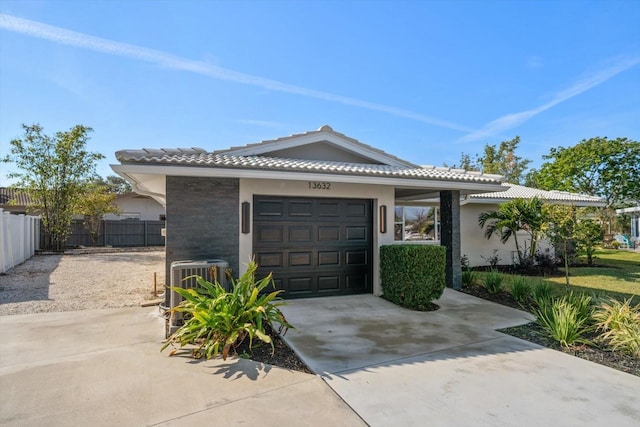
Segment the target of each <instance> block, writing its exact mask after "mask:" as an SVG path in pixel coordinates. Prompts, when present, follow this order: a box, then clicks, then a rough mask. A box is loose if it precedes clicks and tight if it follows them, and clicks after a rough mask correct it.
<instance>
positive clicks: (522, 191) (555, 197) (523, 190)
mask: <svg viewBox="0 0 640 427" xmlns="http://www.w3.org/2000/svg"><path fill="white" fill-rule="evenodd" d="M502 186H503V187H505V190H504V191H499V192H495V193H480V194H472V195H470V196H469V197H470V198H471V199H475V200H483V199H504V200H511V199H531V198H534V197H538V198H540V199H542V200H547V201H553V202H565V203H571V202H575V203H590V204H602V206H604V204H605V200H604V199H603V198H601V197H595V196H589V195H586V194H578V193H569V192H566V191H556V190H552V191H547V190H539V189H537V188H531V187H525V186H523V185H517V184H509V183H506V182H505V183H503V184H502Z"/></svg>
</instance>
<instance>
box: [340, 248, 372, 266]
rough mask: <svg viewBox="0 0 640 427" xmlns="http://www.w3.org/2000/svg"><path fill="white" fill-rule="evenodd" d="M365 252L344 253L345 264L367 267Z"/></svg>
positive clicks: (351, 251) (352, 251) (350, 251)
mask: <svg viewBox="0 0 640 427" xmlns="http://www.w3.org/2000/svg"><path fill="white" fill-rule="evenodd" d="M367 261H368V259H367V251H366V250H349V251H345V264H346V265H348V266H351V267H353V266H364V265H367Z"/></svg>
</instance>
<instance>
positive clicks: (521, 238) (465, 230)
mask: <svg viewBox="0 0 640 427" xmlns="http://www.w3.org/2000/svg"><path fill="white" fill-rule="evenodd" d="M497 208H498V205H490V204H475V203H474V204H472V203H470V204H466V205H463V206H461V207H460V247H461V251H460V252H461V255H462V256H464V255H466V256H467V257H468V258H469V266H470V267H476V266H481V265H489V262H488V261H487V260H486V259H488V258H489V257H491V256H493V251H494V250H497V252H496V254H497V255H498V257H500V262H499V264H501V265H510V264H512V263H513V259H514V258H513V257H515V259H517V254H516V245H515V242H514V240H513V238H511V239H509V241H508V242H507V243H505V244H502V243H501V242H500V238H499V237H498V235H497V234H494V235H493V236H491V239H487V238H486V237H484V229H482V228H480V226H479V225H478V216H479V215H480V214H481V213H482V212H487V211H494V210H496V209H497ZM518 244H519V245H520V250H524V245H525V244H526V247H527V248H530V247H531V240H530V239H529V234H528V233H526V232H524V231H521V232H518ZM538 251H539V252H541V253H551V254H552V253H553V247H552V246H551V244H550V242H549V241H548V240H546V239H542V240H541V241H539V242H538ZM483 257H484V258H486V259H484V258H483Z"/></svg>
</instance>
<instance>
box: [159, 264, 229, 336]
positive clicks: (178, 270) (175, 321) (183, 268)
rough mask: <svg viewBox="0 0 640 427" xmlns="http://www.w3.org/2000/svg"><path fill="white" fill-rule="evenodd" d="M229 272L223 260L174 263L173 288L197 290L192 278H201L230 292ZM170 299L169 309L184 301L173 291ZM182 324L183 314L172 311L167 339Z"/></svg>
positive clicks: (196, 283)
mask: <svg viewBox="0 0 640 427" xmlns="http://www.w3.org/2000/svg"><path fill="white" fill-rule="evenodd" d="M228 270H229V263H228V262H227V261H223V260H221V259H207V260H200V261H194V260H185V261H174V262H172V263H171V286H172V287H175V288H178V287H180V288H183V289H187V288H195V287H197V286H198V281H197V279H196V277H192V276H200V277H202V278H204V279H205V280H207V281H209V282H213V281H214V280H216V281H218V283H220V285H222V287H223V288H225V289H226V290H229V280H228V279H227V271H228ZM213 275H215V277H214V276H213ZM170 297H171V298H170V307H169V308H174V307H176V306H178V304H180V303H181V302H182V299H183V298H182V296H181V295H180V294H178V293H177V292H175V291H173V290H172V291H171V294H170ZM182 324H183V319H182V313H176V312H173V311H171V312H170V316H169V319H168V325H167V328H166V337H167V338H169V336H170V335H171V334H173V333H174V332H175V331H176V330H178V328H179V327H180V326H182Z"/></svg>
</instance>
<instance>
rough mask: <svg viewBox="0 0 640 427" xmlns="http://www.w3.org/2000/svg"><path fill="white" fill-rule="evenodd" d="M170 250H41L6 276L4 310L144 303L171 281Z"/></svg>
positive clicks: (2, 280)
mask: <svg viewBox="0 0 640 427" xmlns="http://www.w3.org/2000/svg"><path fill="white" fill-rule="evenodd" d="M164 261H165V255H164V250H151V251H149V250H146V251H124V250H122V249H120V250H116V251H104V250H103V251H96V252H87V251H83V252H67V253H65V254H62V255H60V254H54V255H36V256H34V257H32V258H30V259H29V260H27V261H26V262H24V263H23V264H21V265H19V266H16V267H14V268H12V269H11V270H9V271H7V272H6V273H5V274H3V275H1V276H0V315H11V314H29V313H44V312H59V311H78V310H88V309H99V308H120V307H132V306H138V305H140V303H141V302H143V301H148V300H152V299H155V298H156V297H155V296H154V294H153V291H154V273H155V274H156V281H157V289H158V292H163V289H164V283H165V277H164V276H165V274H164V271H165V262H164Z"/></svg>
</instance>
